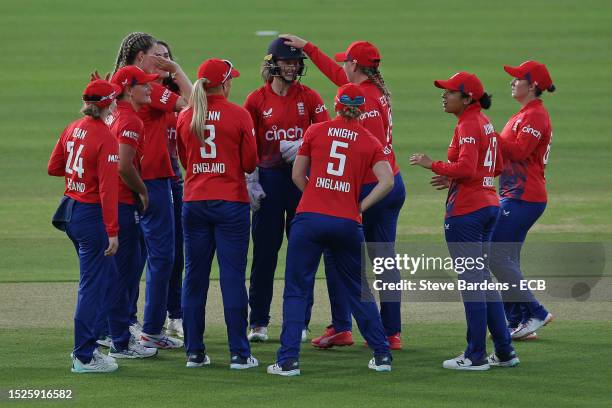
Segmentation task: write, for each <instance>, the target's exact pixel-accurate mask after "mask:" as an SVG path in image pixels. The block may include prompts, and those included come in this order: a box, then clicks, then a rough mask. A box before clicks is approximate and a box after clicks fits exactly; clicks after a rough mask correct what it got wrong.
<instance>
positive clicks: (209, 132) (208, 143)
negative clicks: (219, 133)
mask: <svg viewBox="0 0 612 408" xmlns="http://www.w3.org/2000/svg"><path fill="white" fill-rule="evenodd" d="M214 140H215V125H204V140H203V141H202V144H203V146H202V147H200V156H201V157H202V158H203V159H216V158H217V145H215V142H214Z"/></svg>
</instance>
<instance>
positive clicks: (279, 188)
mask: <svg viewBox="0 0 612 408" xmlns="http://www.w3.org/2000/svg"><path fill="white" fill-rule="evenodd" d="M244 107H245V108H246V109H247V110H248V111H249V113H250V115H251V118H252V120H253V124H254V126H255V134H256V137H257V152H258V155H259V159H260V162H259V165H258V167H259V183H260V184H261V186H262V188H263V191H264V192H265V193H266V197H265V198H264V199H263V200H262V202H261V207H260V208H259V210H257V211H255V212H253V226H252V236H253V263H252V266H251V278H250V287H249V304H250V307H251V315H250V325H251V327H266V326H268V323H269V322H270V304H271V303H272V293H273V288H274V272H275V270H276V264H277V262H278V251H279V250H280V247H281V245H282V243H283V234H284V233H285V231H286V234H287V236H289V230H290V225H291V221H292V220H293V217H294V216H295V209H296V207H297V205H298V202H299V200H300V197H301V193H300V191H299V190H298V188H297V187H296V186H295V185H294V184H293V181H292V180H291V165H289V164H288V163H286V162H285V161H284V160H283V158H282V156H281V152H280V147H279V145H280V141H281V140H288V141H297V140H300V139H302V137H303V135H304V132H306V130H307V129H308V127H309V126H311V124H313V123H318V122H323V121H326V120H329V114H328V112H327V108H326V107H325V104H324V103H323V100H322V99H321V96H320V95H319V94H318V93H317V92H316V91H314V90H313V89H310V88H308V87H307V86H304V85H302V84H300V83H293V84H292V85H291V86H290V87H289V89H288V90H287V94H286V95H284V96H281V95H278V94H276V93H275V92H274V91H273V90H272V86H271V84H270V83H269V82H268V83H266V84H265V85H264V86H262V87H261V88H259V89H257V90H255V91H253V92H251V93H250V94H249V95H248V96H247V98H246V101H245V103H244ZM309 303H310V304H311V305H312V298H311V299H310V302H309ZM310 310H311V307H309V308H308V309H307V313H306V319H305V320H306V322H305V323H306V326H308V322H309V321H310Z"/></svg>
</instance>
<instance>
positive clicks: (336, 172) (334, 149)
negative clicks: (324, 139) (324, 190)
mask: <svg viewBox="0 0 612 408" xmlns="http://www.w3.org/2000/svg"><path fill="white" fill-rule="evenodd" d="M348 146H349V145H348V143H346V142H340V141H338V140H334V141H333V142H332V145H331V149H330V151H329V157H330V159H331V158H334V159H338V168H334V162H332V161H330V162H328V163H327V174H331V175H333V176H338V177H341V176H342V175H343V174H344V165H345V164H346V155H345V154H343V153H340V152H338V148H344V149H347V148H348Z"/></svg>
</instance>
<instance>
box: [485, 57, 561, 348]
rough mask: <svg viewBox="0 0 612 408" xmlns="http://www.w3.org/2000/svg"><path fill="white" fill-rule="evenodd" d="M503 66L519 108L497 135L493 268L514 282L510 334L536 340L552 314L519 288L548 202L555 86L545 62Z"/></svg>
mask: <svg viewBox="0 0 612 408" xmlns="http://www.w3.org/2000/svg"><path fill="white" fill-rule="evenodd" d="M504 70H505V71H506V72H507V73H508V74H510V75H511V76H512V77H513V78H514V79H513V80H512V82H511V88H512V97H513V98H514V99H515V100H516V101H517V102H518V103H520V104H521V109H520V110H519V111H518V112H517V113H516V114H515V115H513V116H512V117H511V118H510V120H509V121H508V123H506V126H505V127H504V129H503V130H502V132H501V135H500V137H499V144H500V146H501V148H502V154H503V157H504V168H503V171H502V173H501V176H500V182H499V193H500V195H501V202H500V205H501V212H500V215H499V218H498V220H497V223H496V224H495V230H494V231H493V238H492V240H493V242H496V244H495V246H494V249H495V251H494V252H493V257H492V258H491V272H493V274H494V275H495V276H496V277H497V279H498V280H500V281H502V282H507V283H509V284H510V288H511V290H509V291H508V292H507V293H504V295H505V296H504V308H505V310H506V318H507V319H508V327H509V329H510V331H511V335H512V338H513V339H517V340H521V339H524V340H532V339H535V338H537V334H536V330H537V329H539V328H540V327H542V326H544V325H546V324H548V323H549V322H550V321H552V320H553V318H554V316H553V315H552V314H551V313H549V312H548V311H547V310H546V308H544V306H542V305H541V304H540V303H539V302H538V301H537V299H536V298H535V296H534V295H533V293H532V292H531V291H530V290H529V289H527V290H520V281H521V280H522V279H523V273H522V271H521V269H520V253H521V247H522V245H523V242H524V241H525V238H526V236H527V233H528V232H529V229H530V228H531V227H532V226H533V224H535V222H536V221H537V220H538V218H540V216H541V215H542V213H544V209H545V208H546V203H547V201H548V197H547V194H546V178H545V177H544V169H545V167H546V164H547V163H548V159H549V156H550V147H551V144H552V126H551V123H550V116H549V114H548V111H547V110H546V108H545V107H544V103H543V102H542V99H541V98H540V97H541V95H542V93H543V92H545V91H549V92H554V91H555V86H554V85H553V82H552V79H551V78H550V74H549V73H548V69H547V68H546V66H545V65H544V64H541V63H539V62H537V61H526V62H524V63H522V64H521V65H519V66H518V67H512V66H505V67H504ZM513 284H514V285H516V286H515V287H514V286H512V285H513Z"/></svg>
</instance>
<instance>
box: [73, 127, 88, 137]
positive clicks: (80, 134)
mask: <svg viewBox="0 0 612 408" xmlns="http://www.w3.org/2000/svg"><path fill="white" fill-rule="evenodd" d="M85 136H87V131H86V130H83V129H79V128H74V130H73V131H72V137H74V138H75V139H81V140H82V139H85Z"/></svg>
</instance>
